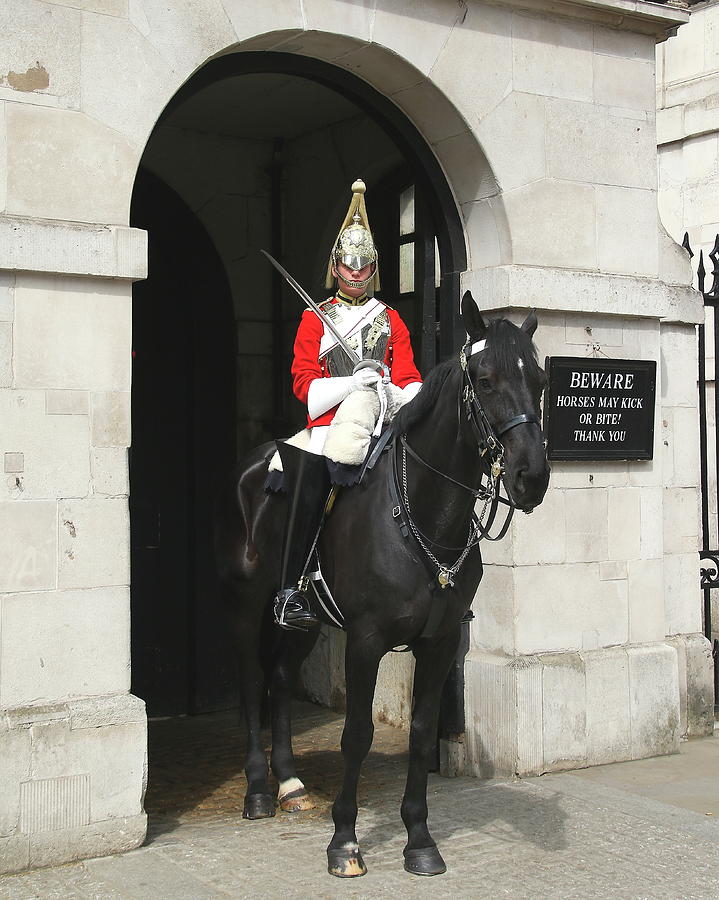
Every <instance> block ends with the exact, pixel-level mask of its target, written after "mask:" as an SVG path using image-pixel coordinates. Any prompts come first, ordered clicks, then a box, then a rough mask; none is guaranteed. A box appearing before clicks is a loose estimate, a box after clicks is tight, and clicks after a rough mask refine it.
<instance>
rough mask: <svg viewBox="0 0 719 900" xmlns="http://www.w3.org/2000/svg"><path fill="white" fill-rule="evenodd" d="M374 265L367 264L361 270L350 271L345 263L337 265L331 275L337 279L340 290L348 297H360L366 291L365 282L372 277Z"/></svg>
mask: <svg viewBox="0 0 719 900" xmlns="http://www.w3.org/2000/svg"><path fill="white" fill-rule="evenodd" d="M374 268H375V264H374V263H373V262H372V263H369V264H368V265H366V266H363V267H362V268H361V269H350V267H349V266H347V265H345V263H342V262H341V263H337V265H336V266H334V267H333V269H332V274H333V275H334V276H335V278H337V279H339V283H340V285H339V286H340V289H341V290H342V293H343V294H347V296H348V297H361V296H362V294H364V292H365V291H366V290H367V282H368V281H369V279H370V278H371V277H372V275H374Z"/></svg>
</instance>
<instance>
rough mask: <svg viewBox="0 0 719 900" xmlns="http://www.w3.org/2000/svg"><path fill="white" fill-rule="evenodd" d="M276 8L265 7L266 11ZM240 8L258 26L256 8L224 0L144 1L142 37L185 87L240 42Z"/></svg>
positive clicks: (272, 26)
mask: <svg viewBox="0 0 719 900" xmlns="http://www.w3.org/2000/svg"><path fill="white" fill-rule="evenodd" d="M274 5H275V4H274V3H268V4H265V9H266V10H267V7H270V8H271V7H272V6H274ZM238 7H239V9H241V10H242V12H243V13H244V14H245V15H244V18H245V19H246V20H247V25H249V26H250V27H251V25H252V24H254V23H253V22H252V19H253V16H252V5H250V4H241V3H239V2H238V0H228V2H225V3H223V2H222V0H203V2H202V3H196V2H194V0H173V3H171V4H168V3H165V2H163V0H143V4H142V15H143V17H144V21H143V25H146V28H143V29H142V30H141V33H142V34H144V35H145V37H146V38H147V40H148V41H149V42H150V43H151V44H152V45H153V46H154V47H155V48H156V49H157V53H158V56H159V57H160V58H161V59H163V60H164V62H165V63H166V64H167V65H168V66H169V67H170V68H171V71H172V74H173V76H174V83H175V84H181V83H182V82H184V81H185V80H186V79H187V78H189V77H190V75H192V74H193V73H194V72H195V70H196V69H198V68H199V67H200V66H201V65H202V64H203V63H205V62H206V61H207V60H208V59H210V58H211V57H213V56H215V55H216V54H219V53H220V52H221V51H223V50H225V49H227V47H231V46H233V45H234V44H235V43H236V42H237V37H238V32H237V31H236V30H235V27H234V25H235V21H236V19H237V12H238ZM283 18H284V17H283ZM281 22H282V19H280V18H278V19H275V21H274V22H272V23H271V24H270V25H269V27H268V28H265V29H263V30H266V31H272V30H274V29H276V28H277V27H278V24H280V23H281ZM246 33H247V32H244V34H246ZM252 33H254V34H256V33H257V32H256V31H254V32H252ZM244 34H243V35H241V36H244ZM168 99H169V96H168ZM157 112H158V113H159V112H160V110H159V109H158V110H157Z"/></svg>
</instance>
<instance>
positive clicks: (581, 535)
mask: <svg viewBox="0 0 719 900" xmlns="http://www.w3.org/2000/svg"><path fill="white" fill-rule="evenodd" d="M564 507H565V511H566V528H567V560H568V561H569V562H592V561H595V562H598V561H599V560H603V559H606V558H607V556H608V552H607V544H608V514H607V509H608V492H607V491H606V490H603V489H602V488H591V489H589V490H574V491H566V492H565V500H564Z"/></svg>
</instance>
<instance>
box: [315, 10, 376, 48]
mask: <svg viewBox="0 0 719 900" xmlns="http://www.w3.org/2000/svg"><path fill="white" fill-rule="evenodd" d="M375 6H376V3H375V2H374V0H359V2H357V3H352V4H351V5H348V4H347V3H343V2H342V0H303V2H302V10H303V12H304V20H305V21H304V25H305V28H307V29H311V30H315V31H327V32H331V33H332V34H346V35H350V36H351V37H354V38H357V39H358V40H361V41H366V42H369V41H371V40H372V23H373V19H374V7H375Z"/></svg>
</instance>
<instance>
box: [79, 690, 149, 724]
mask: <svg viewBox="0 0 719 900" xmlns="http://www.w3.org/2000/svg"><path fill="white" fill-rule="evenodd" d="M67 710H68V714H69V717H70V729H71V730H72V731H76V730H78V729H81V728H104V727H105V726H107V725H133V724H135V725H138V724H139V725H142V724H144V723H145V721H146V719H147V715H146V712H145V701H144V700H141V699H140V698H139V697H135V696H133V695H132V694H113V695H111V696H106V697H90V698H83V699H82V700H70V701H69V702H68V703H67Z"/></svg>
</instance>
